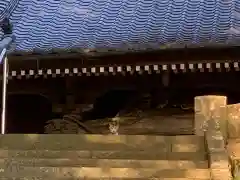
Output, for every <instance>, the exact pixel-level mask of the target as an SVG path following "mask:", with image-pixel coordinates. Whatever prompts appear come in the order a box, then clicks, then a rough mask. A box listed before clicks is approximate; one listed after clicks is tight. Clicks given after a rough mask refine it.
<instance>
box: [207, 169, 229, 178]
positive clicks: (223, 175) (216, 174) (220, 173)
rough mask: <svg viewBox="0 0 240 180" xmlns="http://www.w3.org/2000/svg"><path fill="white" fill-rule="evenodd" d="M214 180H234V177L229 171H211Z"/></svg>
mask: <svg viewBox="0 0 240 180" xmlns="http://www.w3.org/2000/svg"><path fill="white" fill-rule="evenodd" d="M211 179H212V180H232V176H231V173H230V171H229V170H227V169H211Z"/></svg>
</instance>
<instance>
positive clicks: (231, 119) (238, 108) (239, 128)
mask: <svg viewBox="0 0 240 180" xmlns="http://www.w3.org/2000/svg"><path fill="white" fill-rule="evenodd" d="M227 119H228V136H229V138H240V104H232V105H228V106H227Z"/></svg>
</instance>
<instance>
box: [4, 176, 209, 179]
mask: <svg viewBox="0 0 240 180" xmlns="http://www.w3.org/2000/svg"><path fill="white" fill-rule="evenodd" d="M33 179H34V180H54V179H52V178H48V177H36V176H32V177H31V176H27V177H24V178H17V179H16V178H14V177H12V178H11V177H1V180H33ZM99 179H100V180H146V178H85V177H84V178H77V180H99ZM57 180H76V178H64V177H63V178H61V177H60V178H58V179H57ZM150 180H210V178H209V177H208V178H205V179H204V178H150Z"/></svg>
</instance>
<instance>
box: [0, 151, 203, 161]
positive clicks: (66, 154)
mask: <svg viewBox="0 0 240 180" xmlns="http://www.w3.org/2000/svg"><path fill="white" fill-rule="evenodd" d="M0 158H42V159H45V158H52V159H57V158H67V159H78V158H83V159H84V158H85V159H86V158H87V159H90V158H94V159H139V160H203V161H204V160H206V158H207V154H206V153H205V152H161V151H157V150H156V149H153V150H151V151H102V150H92V151H89V150H86V151H84V150H82V151H66V150H63V151H54V150H51V151H49V150H0Z"/></svg>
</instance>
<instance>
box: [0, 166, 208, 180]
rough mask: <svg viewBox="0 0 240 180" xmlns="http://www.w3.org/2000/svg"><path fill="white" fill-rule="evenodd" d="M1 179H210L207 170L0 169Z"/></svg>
mask: <svg viewBox="0 0 240 180" xmlns="http://www.w3.org/2000/svg"><path fill="white" fill-rule="evenodd" d="M0 176H1V177H15V178H20V177H29V176H32V177H46V178H52V179H60V178H148V179H150V178H155V177H157V178H197V179H206V178H209V179H210V172H209V170H208V169H158V168H137V169H136V168H98V167H94V168H93V167H87V168H86V167H78V168H77V167H21V168H18V167H17V168H14V167H13V166H10V167H9V168H6V169H0Z"/></svg>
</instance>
